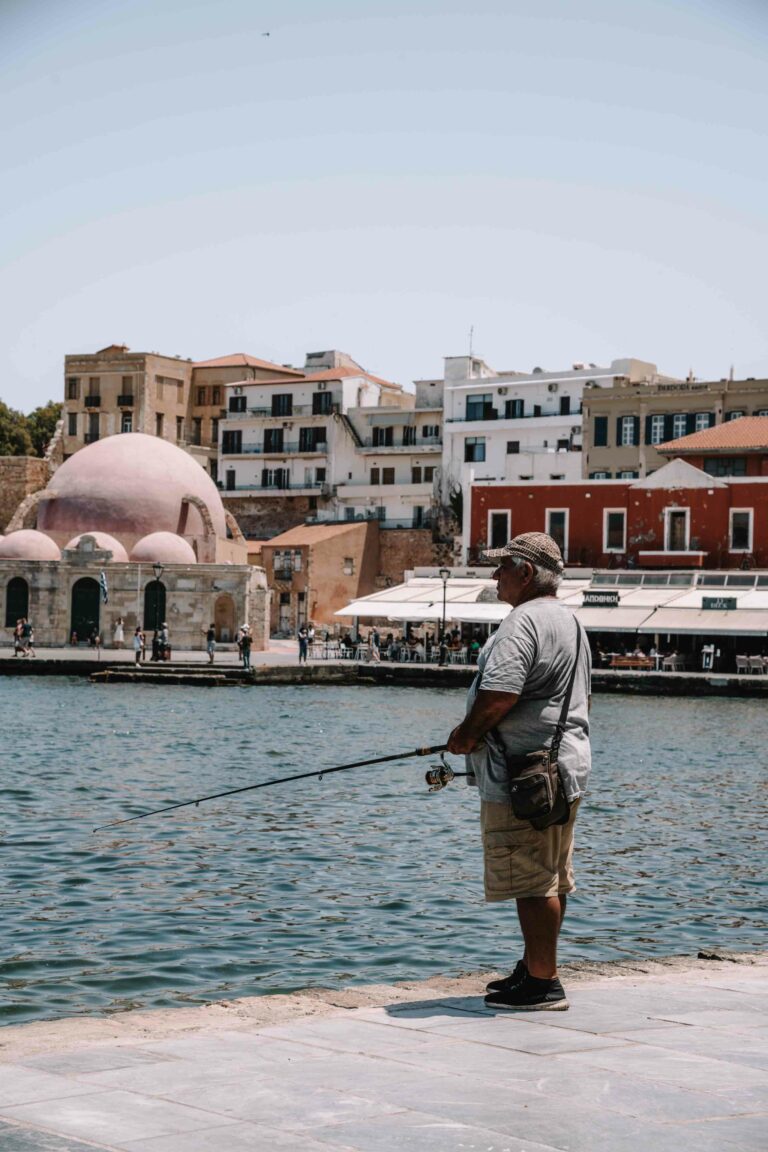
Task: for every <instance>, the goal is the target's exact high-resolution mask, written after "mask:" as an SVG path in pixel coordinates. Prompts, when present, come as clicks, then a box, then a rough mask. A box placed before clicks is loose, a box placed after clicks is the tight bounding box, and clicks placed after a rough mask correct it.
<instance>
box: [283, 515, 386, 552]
mask: <svg viewBox="0 0 768 1152" xmlns="http://www.w3.org/2000/svg"><path fill="white" fill-rule="evenodd" d="M372 523H375V521H372V520H365V521H355V520H350V521H349V523H348V524H347V523H344V524H299V525H298V526H297V527H296V528H289V529H288V531H287V532H282V533H281V534H280V535H279V536H273V537H272V539H271V540H265V542H264V547H269V548H287V547H289V546H290V547H293V548H296V547H298V546H299V545H300V544H318V543H319V542H320V541H321V540H330V539H332V538H333V537H334V536H343V535H344V534H345V533H346V532H351V531H354V530H356V529H359V528H364V527H365V526H366V524H372Z"/></svg>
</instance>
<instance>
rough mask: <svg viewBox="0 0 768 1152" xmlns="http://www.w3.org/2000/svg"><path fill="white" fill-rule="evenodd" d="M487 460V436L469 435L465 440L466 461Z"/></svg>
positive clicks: (477, 461)
mask: <svg viewBox="0 0 768 1152" xmlns="http://www.w3.org/2000/svg"><path fill="white" fill-rule="evenodd" d="M483 460H485V436H467V437H466V438H465V440H464V461H465V463H473V462H474V463H476V464H480V463H482V461H483Z"/></svg>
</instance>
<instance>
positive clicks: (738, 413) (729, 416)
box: [725, 408, 744, 420]
mask: <svg viewBox="0 0 768 1152" xmlns="http://www.w3.org/2000/svg"><path fill="white" fill-rule="evenodd" d="M743 415H744V409H743V408H734V410H733V412H726V414H725V419H726V420H738V419H740V417H742V416H743Z"/></svg>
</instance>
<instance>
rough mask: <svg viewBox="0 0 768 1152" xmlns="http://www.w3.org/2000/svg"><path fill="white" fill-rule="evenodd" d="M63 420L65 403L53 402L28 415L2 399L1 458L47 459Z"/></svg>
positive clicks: (0, 425)
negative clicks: (49, 448) (49, 447)
mask: <svg viewBox="0 0 768 1152" xmlns="http://www.w3.org/2000/svg"><path fill="white" fill-rule="evenodd" d="M60 419H61V404H55V403H54V402H53V400H49V401H48V403H47V404H44V405H43V406H42V407H40V408H35V410H34V412H30V413H29V415H28V416H25V415H24V413H23V412H19V411H17V410H16V409H15V408H9V407H8V405H7V404H4V403H3V402H2V400H0V456H44V455H45V449H46V447H47V445H48V441H49V440H50V439H51V437H52V436H53V433H54V431H55V428H56V422H57V421H58V420H60Z"/></svg>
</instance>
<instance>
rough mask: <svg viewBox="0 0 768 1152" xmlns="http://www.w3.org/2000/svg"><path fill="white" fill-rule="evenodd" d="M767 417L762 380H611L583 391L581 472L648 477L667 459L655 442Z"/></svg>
mask: <svg viewBox="0 0 768 1152" xmlns="http://www.w3.org/2000/svg"><path fill="white" fill-rule="evenodd" d="M766 415H768V380H755V379H748V380H719V381H698V380H694V379H688V380H685V381H681V382H677V383H672V382H665V383H656V384H645V383H640V382H631V381H617V382H615V383H614V384H613V385H612V386H611V387H607V388H606V387H603V388H593V389H591V388H589V386H588V385H587V386H586V387H585V390H584V394H583V451H582V476H583V478H584V479H593V480H611V479H613V480H624V479H627V480H629V479H634V478H642V477H644V476H649V475H650V474H651V473H652V472H655V471H656V470H657V469H658V468H661V467H662V466H663V465H664V464H665V463H666V462H667V461H666V457H665V456H662V455H660V454H659V452H658V446H659V445H661V444H663V443H665V442H666V441H669V440H674V439H678V438H679V437H681V436H686V435H689V434H690V433H692V432H700V431H702V430H703V429H705V428H709V427H711V426H713V425H715V424H722V423H724V422H725V421H728V420H735V419H737V418H738V417H740V416H766Z"/></svg>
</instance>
